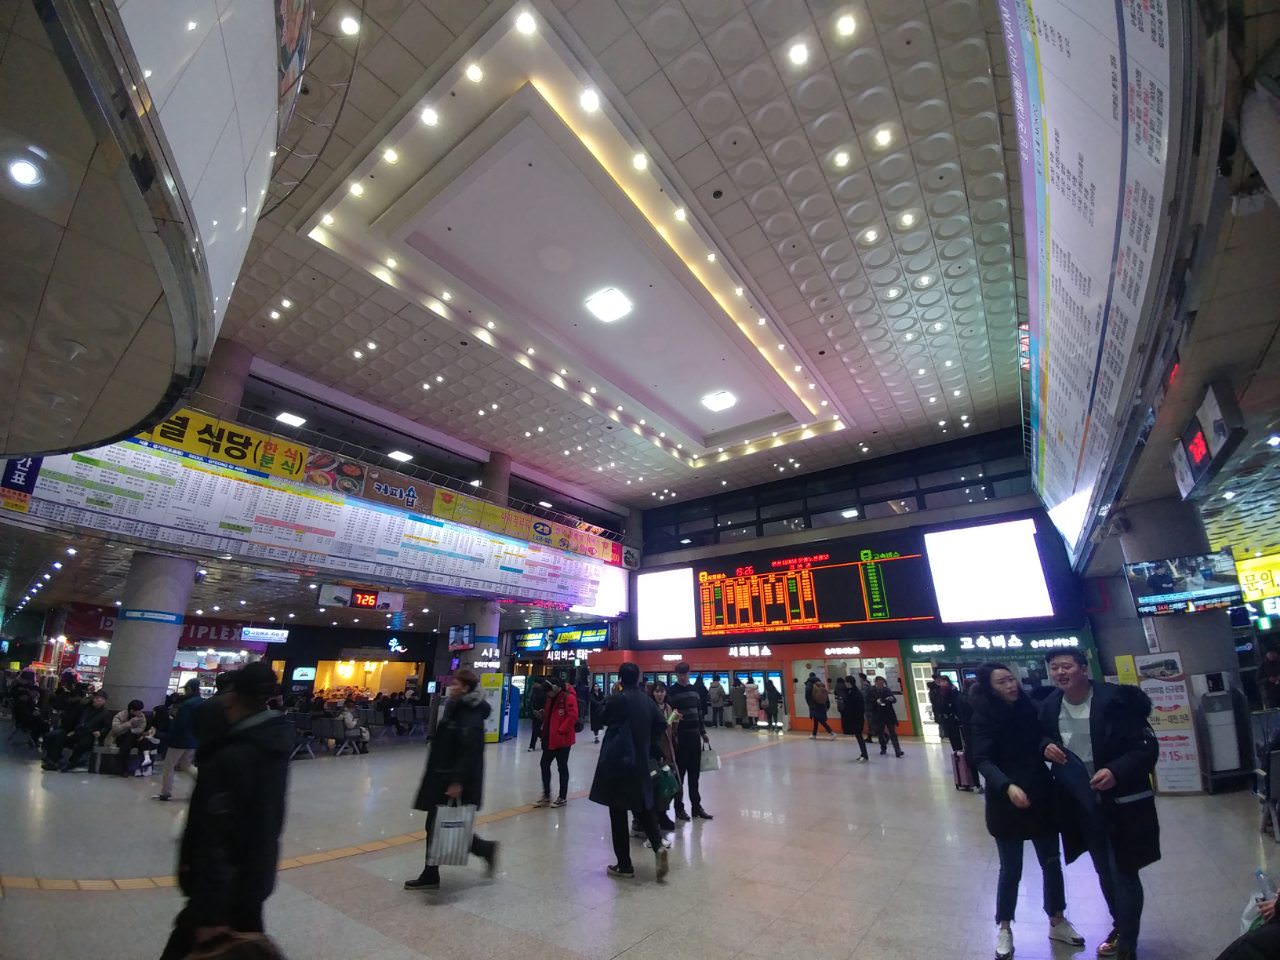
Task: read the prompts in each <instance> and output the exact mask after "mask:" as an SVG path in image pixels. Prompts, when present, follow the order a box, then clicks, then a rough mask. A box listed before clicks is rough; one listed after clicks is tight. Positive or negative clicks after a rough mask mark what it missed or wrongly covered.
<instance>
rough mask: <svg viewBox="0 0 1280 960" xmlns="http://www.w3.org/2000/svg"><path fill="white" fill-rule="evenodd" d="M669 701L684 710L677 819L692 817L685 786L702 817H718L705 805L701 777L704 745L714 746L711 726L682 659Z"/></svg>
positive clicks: (678, 743)
mask: <svg viewBox="0 0 1280 960" xmlns="http://www.w3.org/2000/svg"><path fill="white" fill-rule="evenodd" d="M667 703H669V704H671V706H672V707H673V708H674V709H676V710H678V711H680V725H679V726H677V727H676V766H677V767H679V768H680V774H681V779H682V780H683V784H682V785H681V792H680V793H678V794H676V819H677V820H685V821H687V820H688V819H689V813H688V812H687V811H686V810H685V807H684V797H683V793H684V789H685V788H686V787H687V788H688V791H689V806H690V807H691V808H692V809H693V815H694V816H695V817H697V818H698V819H699V820H712V819H714V818H713V817H712V816H711V814H709V813H707V811H706V810H705V809H703V806H702V791H701V790H699V789H698V780H699V779H700V778H701V776H702V745H703V744H708V745H710V742H711V741H710V740H708V739H707V728H706V726H705V725H704V724H703V722H702V697H701V696H699V694H698V691H697V690H696V689H695V688H694V686H693V685H692V684H690V683H689V664H687V663H686V662H685V661H683V660H681V661H680V662H679V663H677V664H676V682H675V683H673V684H672V685H671V687H670V688H669V689H668V690H667Z"/></svg>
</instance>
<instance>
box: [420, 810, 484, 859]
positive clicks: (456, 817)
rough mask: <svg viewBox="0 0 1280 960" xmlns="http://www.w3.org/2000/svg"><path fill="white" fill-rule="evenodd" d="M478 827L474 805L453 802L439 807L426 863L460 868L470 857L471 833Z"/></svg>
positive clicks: (432, 829)
mask: <svg viewBox="0 0 1280 960" xmlns="http://www.w3.org/2000/svg"><path fill="white" fill-rule="evenodd" d="M475 826H476V808H475V806H474V805H473V804H469V803H467V804H457V803H451V804H448V805H445V806H439V807H436V822H435V824H434V825H433V826H432V828H431V845H430V846H429V847H428V848H427V863H428V864H429V865H430V866H433V867H460V866H463V865H465V864H466V862H467V857H468V856H470V855H471V834H472V831H474V830H475Z"/></svg>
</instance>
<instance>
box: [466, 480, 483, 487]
mask: <svg viewBox="0 0 1280 960" xmlns="http://www.w3.org/2000/svg"><path fill="white" fill-rule="evenodd" d="M469 486H472V487H478V486H480V481H479V480H472V481H471V483H470V484H469Z"/></svg>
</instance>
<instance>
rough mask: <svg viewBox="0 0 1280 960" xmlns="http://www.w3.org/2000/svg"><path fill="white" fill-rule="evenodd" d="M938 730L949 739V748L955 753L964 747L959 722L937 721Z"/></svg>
mask: <svg viewBox="0 0 1280 960" xmlns="http://www.w3.org/2000/svg"><path fill="white" fill-rule="evenodd" d="M938 732H939V733H941V734H942V735H943V736H944V737H946V738H947V739H948V740H949V741H951V749H952V750H953V751H954V752H955V753H959V752H960V751H961V750H963V749H964V735H963V734H962V733H961V730H960V724H958V723H951V722H945V723H939V724H938Z"/></svg>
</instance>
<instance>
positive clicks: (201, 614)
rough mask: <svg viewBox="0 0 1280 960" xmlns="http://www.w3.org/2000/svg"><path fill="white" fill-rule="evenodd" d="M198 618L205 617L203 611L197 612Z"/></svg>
mask: <svg viewBox="0 0 1280 960" xmlns="http://www.w3.org/2000/svg"><path fill="white" fill-rule="evenodd" d="M196 616H197V617H203V616H204V611H203V610H197V611H196Z"/></svg>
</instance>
